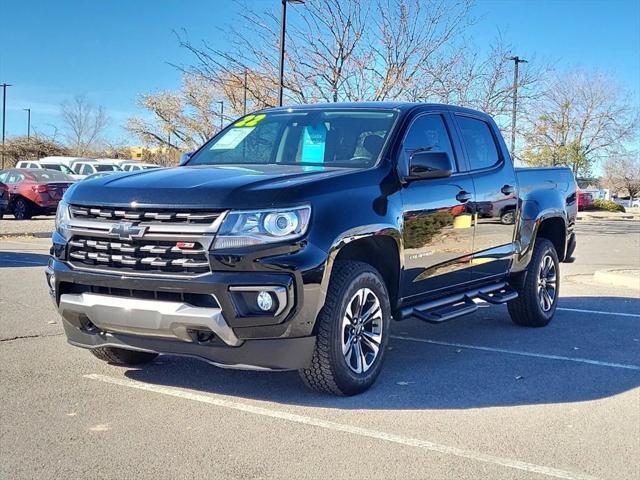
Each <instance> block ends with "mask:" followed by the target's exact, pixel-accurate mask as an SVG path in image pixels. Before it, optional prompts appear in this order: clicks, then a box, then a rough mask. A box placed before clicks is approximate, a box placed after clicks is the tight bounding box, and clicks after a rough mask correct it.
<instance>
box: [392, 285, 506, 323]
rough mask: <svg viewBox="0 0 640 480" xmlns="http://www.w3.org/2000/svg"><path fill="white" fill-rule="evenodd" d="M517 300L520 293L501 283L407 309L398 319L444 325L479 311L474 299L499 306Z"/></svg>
mask: <svg viewBox="0 0 640 480" xmlns="http://www.w3.org/2000/svg"><path fill="white" fill-rule="evenodd" d="M515 298H518V292H516V291H515V290H513V289H512V288H511V287H510V286H509V285H508V284H507V282H499V283H495V284H493V285H487V286H484V287H480V288H475V289H472V290H468V291H466V292H461V293H458V294H454V295H449V296H447V297H444V298H440V299H438V300H433V301H431V302H426V303H423V304H420V305H413V306H411V307H405V308H403V309H401V310H400V315H399V318H398V319H399V320H404V319H406V318H408V317H415V318H417V319H419V320H422V321H425V322H428V323H443V322H447V321H449V320H453V319H454V318H458V317H461V316H463V315H468V314H470V313H473V312H475V311H476V310H478V305H477V304H476V302H474V299H478V300H482V301H485V302H487V303H491V304H494V305H498V304H502V303H506V302H509V301H511V300H514V299H515Z"/></svg>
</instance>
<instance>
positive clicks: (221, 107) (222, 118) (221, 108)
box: [216, 101, 224, 131]
mask: <svg viewBox="0 0 640 480" xmlns="http://www.w3.org/2000/svg"><path fill="white" fill-rule="evenodd" d="M216 103H219V104H220V131H222V128H223V126H224V124H223V121H224V102H223V101H219V102H216Z"/></svg>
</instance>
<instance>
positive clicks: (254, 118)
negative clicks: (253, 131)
mask: <svg viewBox="0 0 640 480" xmlns="http://www.w3.org/2000/svg"><path fill="white" fill-rule="evenodd" d="M265 118H267V116H266V115H265V114H264V113H261V114H260V115H247V116H246V117H244V118H243V119H242V120H240V121H239V122H238V123H236V124H235V125H234V127H255V126H256V125H258V123H260V122H261V121H262V120H264V119H265Z"/></svg>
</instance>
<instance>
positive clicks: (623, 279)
mask: <svg viewBox="0 0 640 480" xmlns="http://www.w3.org/2000/svg"><path fill="white" fill-rule="evenodd" d="M593 281H594V282H596V283H602V284H606V285H615V286H617V287H627V288H633V289H638V290H640V270H631V269H626V270H598V271H596V272H595V273H594V274H593Z"/></svg>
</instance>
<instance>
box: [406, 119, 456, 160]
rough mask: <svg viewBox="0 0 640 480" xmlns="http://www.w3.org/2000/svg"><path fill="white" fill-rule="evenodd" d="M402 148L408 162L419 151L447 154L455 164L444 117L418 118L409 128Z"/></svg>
mask: <svg viewBox="0 0 640 480" xmlns="http://www.w3.org/2000/svg"><path fill="white" fill-rule="evenodd" d="M402 148H403V150H404V154H405V156H406V158H407V160H408V158H409V156H410V155H411V154H412V153H413V152H415V151H418V150H419V151H430V152H447V153H448V154H449V160H451V164H452V165H454V164H455V157H454V155H453V148H452V147H451V140H450V139H449V133H448V132H447V127H446V126H445V124H444V120H443V118H442V115H436V114H429V115H422V116H420V117H418V118H417V119H416V120H415V121H414V122H413V123H412V124H411V127H409V131H408V132H407V135H406V137H405V139H404V142H403V145H402Z"/></svg>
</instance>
